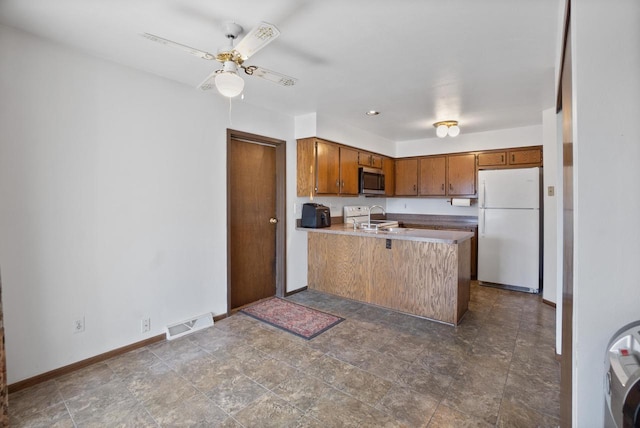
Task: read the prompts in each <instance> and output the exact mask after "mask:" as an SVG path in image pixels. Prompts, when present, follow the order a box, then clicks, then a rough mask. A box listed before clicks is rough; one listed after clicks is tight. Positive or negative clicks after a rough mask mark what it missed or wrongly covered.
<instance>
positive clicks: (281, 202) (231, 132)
mask: <svg viewBox="0 0 640 428" xmlns="http://www.w3.org/2000/svg"><path fill="white" fill-rule="evenodd" d="M232 140H240V141H243V142H245V143H252V144H262V145H267V146H272V147H275V149H276V212H275V215H276V218H277V219H278V224H277V227H276V269H275V270H276V296H277V297H284V295H285V291H286V289H287V282H286V281H287V270H286V269H287V265H286V242H287V217H286V207H287V194H286V183H287V180H286V178H287V177H286V172H287V168H286V166H287V165H286V154H287V146H286V144H287V143H286V141H284V140H278V139H275V138H270V137H265V136H262V135H257V134H251V133H248V132H243V131H238V130H235V129H229V128H227V316H229V315H231V276H230V275H229V272H230V271H231V257H229V254H231V240H230V231H231V221H232V219H231V194H230V189H229V183H230V180H229V178H230V177H231V173H232V171H231V144H233V143H232Z"/></svg>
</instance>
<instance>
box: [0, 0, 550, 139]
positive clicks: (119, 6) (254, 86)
mask: <svg viewBox="0 0 640 428" xmlns="http://www.w3.org/2000/svg"><path fill="white" fill-rule="evenodd" d="M560 1H561V0H482V1H480V0H446V1H445V0H315V1H313V0H306V1H304V0H56V1H51V0H0V23H2V24H6V25H9V26H12V27H16V28H21V29H23V30H25V31H28V32H30V33H34V34H37V35H39V36H42V37H45V38H48V39H53V40H55V41H57V42H59V43H62V44H66V45H70V46H73V47H75V48H77V49H80V50H82V51H84V52H86V53H89V54H91V55H95V56H98V57H101V58H106V59H109V60H112V61H115V62H118V63H121V64H125V65H128V66H131V67H134V68H137V69H140V70H144V71H147V72H150V73H153V74H156V75H159V76H163V77H166V78H168V79H171V80H175V81H178V82H182V83H184V84H186V85H189V86H192V87H194V88H195V87H196V86H197V85H198V84H199V83H200V82H201V81H202V80H204V78H205V77H206V76H208V75H209V74H210V73H211V72H212V71H213V70H215V69H217V68H219V66H220V64H219V63H217V62H215V61H207V60H203V59H200V58H197V57H195V56H191V55H189V54H187V53H185V52H183V51H180V50H178V49H174V48H170V47H167V46H164V45H161V44H159V43H154V42H152V41H150V40H148V39H145V38H143V37H141V36H140V33H143V32H148V33H152V34H156V35H158V36H161V37H165V38H167V39H171V40H174V41H177V42H180V43H182V44H185V45H189V46H192V47H195V48H198V49H201V50H204V51H208V52H213V53H215V52H216V51H217V50H218V48H219V47H222V46H225V45H226V39H225V37H224V34H223V32H222V24H223V22H225V21H235V22H236V23H238V24H240V25H242V26H243V27H244V28H245V32H246V31H248V30H250V29H251V28H253V27H254V26H255V25H257V24H258V23H259V22H260V21H267V22H270V23H272V24H275V25H276V26H277V27H278V28H279V29H280V31H281V33H282V34H281V35H280V37H279V38H278V39H276V40H275V41H273V42H272V43H271V44H270V45H268V46H267V47H265V48H264V49H263V50H262V51H260V52H258V53H257V54H255V55H254V56H253V57H252V58H250V59H249V60H248V61H247V63H246V64H247V65H251V64H255V65H258V66H262V67H264V68H267V69H270V70H274V71H278V72H281V73H284V74H287V75H290V76H293V77H296V78H298V79H299V81H298V84H297V85H296V86H294V87H289V88H286V87H281V86H278V85H275V84H273V83H271V82H268V81H265V80H263V79H260V78H257V77H250V76H245V75H244V74H243V75H242V76H243V77H244V78H245V82H246V86H245V91H244V94H245V99H244V101H241V102H247V103H251V104H255V105H258V106H262V107H265V108H268V109H272V110H277V111H281V112H284V113H286V114H289V115H292V116H294V115H299V114H306V113H313V112H317V113H318V114H319V115H322V116H330V117H333V116H335V117H338V118H340V119H341V120H344V121H346V122H348V123H349V124H351V125H353V126H355V127H358V128H362V129H366V130H368V131H370V132H372V133H374V134H377V135H380V136H382V137H385V138H388V139H390V140H393V141H404V140H413V139H421V138H430V137H434V136H435V129H434V128H433V123H434V122H436V121H439V120H448V119H453V120H459V121H460V127H461V128H462V132H464V133H472V132H480V131H486V130H492V129H502V128H512V127H519V126H526V125H533V124H539V123H541V112H542V110H544V109H547V108H549V107H552V106H553V105H554V103H555V95H554V93H555V89H554V85H555V83H554V79H555V78H554V66H555V62H556V51H557V49H556V48H557V46H556V45H557V37H558V36H557V35H558V31H559V28H558V24H559V19H558V14H559V13H560ZM26 54H28V53H27V52H25V55H26ZM195 90H196V89H194V91H195ZM201 95H202V96H203V97H212V100H213V99H214V98H215V97H221V96H220V95H218V94H217V92H215V91H209V92H202V93H201ZM370 109H376V110H379V111H381V114H380V115H379V116H376V117H369V116H365V114H364V113H365V111H367V110H370Z"/></svg>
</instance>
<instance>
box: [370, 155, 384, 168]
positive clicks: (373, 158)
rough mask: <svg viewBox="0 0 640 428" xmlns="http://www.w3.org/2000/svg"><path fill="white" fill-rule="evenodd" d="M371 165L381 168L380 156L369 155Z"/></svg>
mask: <svg viewBox="0 0 640 428" xmlns="http://www.w3.org/2000/svg"><path fill="white" fill-rule="evenodd" d="M371 167H372V168H378V169H382V156H376V155H371Z"/></svg>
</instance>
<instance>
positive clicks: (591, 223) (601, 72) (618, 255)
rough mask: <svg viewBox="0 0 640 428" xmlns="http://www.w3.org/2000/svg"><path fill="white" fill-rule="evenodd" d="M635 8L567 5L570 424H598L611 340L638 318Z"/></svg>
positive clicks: (626, 0) (639, 30)
mask: <svg viewBox="0 0 640 428" xmlns="http://www.w3.org/2000/svg"><path fill="white" fill-rule="evenodd" d="M639 21H640V2H638V1H637V0H616V1H615V2H605V1H584V0H583V1H574V2H572V4H571V22H572V24H571V25H572V27H571V31H572V39H573V40H572V50H573V56H572V58H573V74H572V77H573V109H574V110H573V126H574V153H573V159H574V175H573V179H574V208H575V210H574V222H575V224H574V239H575V241H574V301H573V308H574V313H573V320H574V326H573V351H574V357H575V358H574V368H573V394H574V406H573V412H574V413H573V415H574V417H573V426H575V427H586V426H594V425H600V426H601V423H602V422H601V421H603V410H604V409H603V408H604V406H603V397H604V393H603V375H604V364H603V362H604V353H605V348H606V345H607V343H608V340H609V338H610V337H611V335H613V334H614V333H615V332H616V330H617V329H619V328H620V327H622V326H623V325H625V324H627V323H629V322H632V321H635V320H638V318H640V309H639V308H640V292H639V290H640V284H639V279H638V278H640V263H638V260H640V228H638V227H637V226H638V219H639V217H638V213H639V212H640V191H638V183H640V168H638V165H639V163H640V143H639V142H640V121H639V120H638V118H640V79H639V78H638V76H640V26H639V25H638V22H639Z"/></svg>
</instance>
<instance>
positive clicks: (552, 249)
mask: <svg viewBox="0 0 640 428" xmlns="http://www.w3.org/2000/svg"><path fill="white" fill-rule="evenodd" d="M542 144H543V147H542V156H543V165H545V167H544V168H543V179H542V203H543V208H544V209H543V223H544V231H543V269H544V272H543V278H542V282H543V287H542V298H543V299H545V300H547V301H549V302H553V303H556V299H557V270H558V269H557V263H558V254H557V253H558V251H557V250H556V249H557V247H558V244H559V243H558V239H557V235H558V233H557V227H558V222H557V215H558V213H557V201H558V196H557V194H556V190H557V189H558V172H559V171H560V170H558V168H557V164H558V147H559V146H561V140H560V141H558V130H557V117H556V108H555V107H552V108H550V109H547V110H544V111H543V112H542ZM550 187H553V192H554V194H553V196H551V195H549V188H550Z"/></svg>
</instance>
